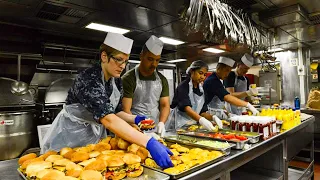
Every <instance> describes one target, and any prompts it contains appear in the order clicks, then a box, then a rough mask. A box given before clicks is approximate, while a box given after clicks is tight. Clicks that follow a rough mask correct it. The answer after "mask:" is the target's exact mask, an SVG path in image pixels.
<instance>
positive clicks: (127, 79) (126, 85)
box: [122, 68, 169, 98]
mask: <svg viewBox="0 0 320 180" xmlns="http://www.w3.org/2000/svg"><path fill="white" fill-rule="evenodd" d="M134 70H135V69H134V68H133V69H130V70H129V71H128V72H126V73H125V74H124V75H123V76H122V86H123V97H126V98H133V94H134V91H135V89H136V85H137V84H136V76H135V73H134ZM157 73H158V75H159V77H160V79H161V82H162V92H161V95H160V97H167V96H169V85H168V81H167V79H166V78H165V77H164V76H163V75H162V74H161V73H159V72H157ZM139 77H140V80H142V81H155V80H156V75H155V74H154V73H153V74H152V75H151V76H148V77H144V76H142V74H141V73H140V72H139Z"/></svg>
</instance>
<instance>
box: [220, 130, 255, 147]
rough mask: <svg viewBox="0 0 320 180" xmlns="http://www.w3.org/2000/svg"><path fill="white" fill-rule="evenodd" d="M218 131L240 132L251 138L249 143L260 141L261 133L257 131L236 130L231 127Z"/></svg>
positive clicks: (223, 132) (226, 132) (227, 132)
mask: <svg viewBox="0 0 320 180" xmlns="http://www.w3.org/2000/svg"><path fill="white" fill-rule="evenodd" d="M218 132H219V133H222V134H230V133H234V134H240V135H242V136H245V137H247V138H248V139H250V140H249V143H251V144H255V143H257V142H259V141H260V133H256V132H243V131H235V130H229V129H221V130H219V131H218Z"/></svg>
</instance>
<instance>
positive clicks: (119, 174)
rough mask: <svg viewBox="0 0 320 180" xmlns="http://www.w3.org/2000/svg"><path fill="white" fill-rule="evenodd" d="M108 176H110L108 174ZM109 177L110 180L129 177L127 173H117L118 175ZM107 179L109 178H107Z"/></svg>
mask: <svg viewBox="0 0 320 180" xmlns="http://www.w3.org/2000/svg"><path fill="white" fill-rule="evenodd" d="M106 174H109V173H108V172H107V173H106ZM106 176H108V179H112V180H120V179H123V178H125V177H126V176H127V174H126V173H117V174H112V175H111V174H109V175H106ZM106 179H107V178H106Z"/></svg>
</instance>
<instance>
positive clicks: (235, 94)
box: [230, 91, 248, 99]
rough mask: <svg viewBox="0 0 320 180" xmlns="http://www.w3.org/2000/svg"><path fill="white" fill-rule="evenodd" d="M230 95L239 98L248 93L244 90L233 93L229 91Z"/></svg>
mask: <svg viewBox="0 0 320 180" xmlns="http://www.w3.org/2000/svg"><path fill="white" fill-rule="evenodd" d="M230 94H231V95H232V96H234V97H237V98H239V99H241V98H245V97H247V96H248V94H247V93H246V92H245V91H244V92H233V93H230Z"/></svg>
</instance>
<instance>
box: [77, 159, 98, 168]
mask: <svg viewBox="0 0 320 180" xmlns="http://www.w3.org/2000/svg"><path fill="white" fill-rule="evenodd" d="M94 161H96V158H92V159H88V160H85V161H82V162H80V163H79V165H81V166H83V167H86V166H88V165H89V164H90V163H92V162H94Z"/></svg>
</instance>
